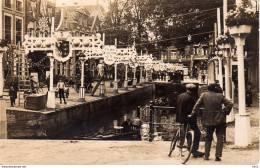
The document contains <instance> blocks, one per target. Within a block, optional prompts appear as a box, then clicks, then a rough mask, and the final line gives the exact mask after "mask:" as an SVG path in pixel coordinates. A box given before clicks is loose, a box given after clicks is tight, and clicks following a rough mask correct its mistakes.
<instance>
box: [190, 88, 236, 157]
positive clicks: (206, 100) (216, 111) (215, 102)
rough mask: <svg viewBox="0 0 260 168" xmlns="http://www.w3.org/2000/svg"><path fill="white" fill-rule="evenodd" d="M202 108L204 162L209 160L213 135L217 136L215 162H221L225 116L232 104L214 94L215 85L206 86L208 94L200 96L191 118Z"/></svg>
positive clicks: (219, 95) (219, 94)
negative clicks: (204, 130) (204, 131)
mask: <svg viewBox="0 0 260 168" xmlns="http://www.w3.org/2000/svg"><path fill="white" fill-rule="evenodd" d="M223 105H224V106H223ZM201 106H204V110H203V114H202V124H203V125H204V126H205V127H206V137H205V157H204V159H205V160H209V156H210V149H211V142H212V140H213V133H214V132H216V135H217V145H216V154H215V157H216V158H215V161H221V157H222V149H223V138H224V134H225V128H226V115H229V113H230V111H231V109H232V106H233V103H232V102H231V101H229V100H228V99H226V98H225V97H224V95H223V94H221V93H217V92H216V83H211V84H209V85H208V92H205V93H203V94H201V96H200V98H199V100H198V101H197V102H196V104H195V106H194V108H193V110H192V116H193V115H196V114H197V112H198V111H199V108H200V107H201Z"/></svg>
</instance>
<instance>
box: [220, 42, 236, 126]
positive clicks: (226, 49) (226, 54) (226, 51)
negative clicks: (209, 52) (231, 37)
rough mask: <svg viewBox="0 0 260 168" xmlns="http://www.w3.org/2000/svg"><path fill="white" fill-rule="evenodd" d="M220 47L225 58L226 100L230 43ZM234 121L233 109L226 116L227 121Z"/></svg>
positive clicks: (229, 87) (229, 75) (226, 94)
mask: <svg viewBox="0 0 260 168" xmlns="http://www.w3.org/2000/svg"><path fill="white" fill-rule="evenodd" d="M220 48H221V49H222V51H223V56H224V57H225V58H226V62H225V65H224V67H225V96H226V98H227V99H228V100H231V94H230V93H231V83H230V80H231V73H230V66H231V64H230V44H222V45H220ZM232 121H234V111H233V109H232V110H231V112H230V114H229V115H228V116H227V122H232Z"/></svg>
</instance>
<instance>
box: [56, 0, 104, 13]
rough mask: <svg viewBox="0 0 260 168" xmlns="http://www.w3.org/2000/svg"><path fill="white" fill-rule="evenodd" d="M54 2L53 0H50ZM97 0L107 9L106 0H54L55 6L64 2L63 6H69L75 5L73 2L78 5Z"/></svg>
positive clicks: (93, 2)
mask: <svg viewBox="0 0 260 168" xmlns="http://www.w3.org/2000/svg"><path fill="white" fill-rule="evenodd" d="M52 1H54V2H55V0H52ZM97 1H98V4H100V5H102V6H103V7H104V9H105V10H106V11H107V9H108V0H56V5H57V6H62V5H63V4H65V6H71V5H75V4H74V3H75V2H76V3H78V4H79V5H81V4H82V5H96V4H97Z"/></svg>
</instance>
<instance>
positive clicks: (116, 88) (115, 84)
mask: <svg viewBox="0 0 260 168" xmlns="http://www.w3.org/2000/svg"><path fill="white" fill-rule="evenodd" d="M114 93H115V94H117V93H118V83H117V63H116V62H115V79H114Z"/></svg>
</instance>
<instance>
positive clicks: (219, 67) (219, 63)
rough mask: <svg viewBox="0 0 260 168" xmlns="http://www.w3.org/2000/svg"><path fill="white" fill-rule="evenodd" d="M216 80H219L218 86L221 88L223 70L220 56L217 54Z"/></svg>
mask: <svg viewBox="0 0 260 168" xmlns="http://www.w3.org/2000/svg"><path fill="white" fill-rule="evenodd" d="M218 69H219V70H218V72H219V73H218V80H219V84H220V87H221V88H222V89H223V71H222V57H221V56H219V57H218Z"/></svg>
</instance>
